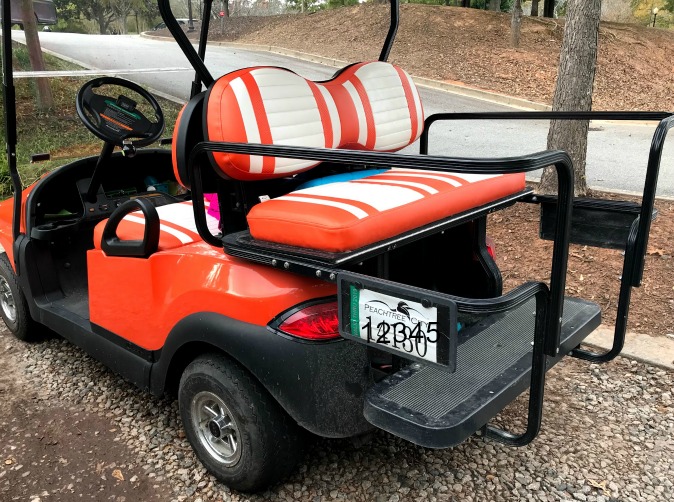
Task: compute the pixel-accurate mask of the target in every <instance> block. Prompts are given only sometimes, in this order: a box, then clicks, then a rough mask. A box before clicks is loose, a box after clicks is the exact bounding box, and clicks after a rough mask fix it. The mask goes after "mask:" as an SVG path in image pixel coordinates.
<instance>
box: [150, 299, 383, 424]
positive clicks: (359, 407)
mask: <svg viewBox="0 0 674 502" xmlns="http://www.w3.org/2000/svg"><path fill="white" fill-rule="evenodd" d="M209 350H219V351H222V352H224V353H225V354H227V355H228V356H229V357H231V358H232V359H234V360H235V361H237V362H238V363H239V364H241V365H242V366H243V367H244V368H246V369H247V370H248V371H249V372H250V373H251V374H252V375H253V376H254V377H255V378H256V379H257V380H258V381H259V382H260V383H261V384H262V385H263V386H264V388H265V389H267V391H268V392H269V393H270V394H271V395H272V396H273V397H274V398H275V399H276V401H278V403H279V404H280V405H281V407H283V409H285V411H286V412H287V413H288V414H289V415H290V416H291V417H292V418H293V419H294V420H295V421H296V422H297V423H298V424H300V425H301V426H302V427H304V428H305V429H307V430H309V431H310V432H312V433H314V434H317V435H320V436H324V437H348V436H353V435H356V434H360V433H362V432H365V431H367V430H370V429H372V426H371V425H370V424H369V423H368V422H367V421H366V420H365V418H364V417H363V401H364V395H365V391H366V390H367V388H368V387H369V386H370V385H371V384H372V377H371V374H370V365H369V361H368V357H367V349H366V348H365V347H363V346H361V345H360V344H356V343H351V342H348V341H347V340H343V339H338V340H332V341H320V342H313V341H312V342H310V341H304V340H300V339H298V338H295V337H291V336H289V335H285V334H283V333H281V332H279V331H276V330H274V329H272V328H270V327H268V326H257V325H253V324H249V323H245V322H242V321H238V320H236V319H232V318H229V317H226V316H223V315H221V314H217V313H214V312H200V313H195V314H191V315H189V316H187V317H186V318H184V319H182V320H181V321H180V322H179V323H178V324H176V326H175V327H174V328H173V329H172V330H171V332H170V333H169V335H168V337H167V339H166V343H165V344H164V347H163V348H162V349H161V352H160V353H158V354H157V357H156V358H155V360H156V363H155V364H153V366H152V370H151V376H150V389H151V392H152V393H153V394H155V395H162V394H164V393H165V392H167V391H170V390H172V389H175V387H176V384H177V382H178V381H179V379H180V375H181V374H182V371H183V370H184V368H185V367H186V366H187V364H188V363H189V361H190V360H192V359H193V358H194V357H196V356H197V355H199V354H201V353H204V352H208V351H209Z"/></svg>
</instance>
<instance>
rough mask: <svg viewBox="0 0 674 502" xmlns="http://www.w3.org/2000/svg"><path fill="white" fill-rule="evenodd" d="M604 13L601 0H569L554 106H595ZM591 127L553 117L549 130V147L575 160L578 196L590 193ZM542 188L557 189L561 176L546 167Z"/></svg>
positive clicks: (579, 108) (565, 108) (546, 190)
mask: <svg viewBox="0 0 674 502" xmlns="http://www.w3.org/2000/svg"><path fill="white" fill-rule="evenodd" d="M600 15H601V0H569V3H568V10H567V13H566V26H565V27H564V41H563V42H562V50H561V53H560V56H559V72H558V74H557V85H556V87H555V97H554V99H553V101H552V109H553V110H555V111H590V110H591V109H592V88H593V85H594V75H595V70H596V68H597V46H598V43H599V18H600ZM589 127H590V123H589V121H587V120H577V121H576V120H574V121H567V120H553V121H551V122H550V131H549V132H548V149H551V150H566V151H567V152H568V153H569V155H570V156H571V159H572V160H573V166H574V167H573V170H574V176H575V182H574V193H575V195H576V196H583V195H586V194H587V180H586V179H585V158H586V156H587V133H588V130H589ZM539 190H540V191H541V192H542V193H556V192H557V175H556V173H555V171H554V169H552V168H547V169H546V170H545V172H544V173H543V177H542V178H541V185H540V187H539Z"/></svg>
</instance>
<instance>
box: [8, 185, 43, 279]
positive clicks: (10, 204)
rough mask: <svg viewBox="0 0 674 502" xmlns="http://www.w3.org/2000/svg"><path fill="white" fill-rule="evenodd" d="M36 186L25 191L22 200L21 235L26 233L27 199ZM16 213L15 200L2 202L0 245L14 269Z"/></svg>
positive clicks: (10, 199)
mask: <svg viewBox="0 0 674 502" xmlns="http://www.w3.org/2000/svg"><path fill="white" fill-rule="evenodd" d="M34 186H35V184H33V185H31V186H29V187H28V188H26V189H25V190H24V191H23V197H22V199H21V226H20V231H21V233H26V199H28V194H30V192H32V190H33V187H34ZM13 213H14V199H13V198H11V197H10V198H9V199H5V200H3V201H2V202H0V245H1V246H2V247H3V248H4V249H5V253H7V257H8V258H9V262H10V263H11V264H12V267H14V246H13V244H14V239H13V237H12V216H13Z"/></svg>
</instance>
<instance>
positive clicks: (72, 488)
mask: <svg viewBox="0 0 674 502" xmlns="http://www.w3.org/2000/svg"><path fill="white" fill-rule="evenodd" d="M0 325H1V326H0V334H2V335H3V336H0V368H2V371H0V402H2V406H0V500H2V501H3V502H5V501H6V502H9V501H10V500H20V501H31V502H39V501H47V500H58V501H63V502H68V501H73V500H112V501H116V502H124V501H127V502H132V501H140V500H143V501H150V500H168V499H169V492H168V491H167V490H166V489H165V488H164V487H163V486H161V485H153V484H152V483H151V480H150V479H148V477H147V476H145V475H144V472H143V471H142V469H141V468H140V466H139V465H137V464H136V463H135V462H134V461H133V460H132V459H135V455H134V454H133V453H132V452H131V450H130V449H129V448H128V447H127V446H126V445H124V444H123V443H122V442H119V438H118V437H117V436H118V429H117V428H116V427H115V426H114V424H113V423H112V422H111V421H110V420H108V419H106V418H103V417H101V416H100V415H97V414H95V413H90V412H89V411H88V410H85V409H84V408H78V407H76V406H73V405H72V404H68V403H66V402H54V401H53V400H52V399H51V398H50V397H49V390H50V389H38V388H37V387H36V386H35V385H29V384H27V383H26V375H27V374H31V373H34V368H33V367H31V364H30V362H27V363H26V362H25V360H23V359H22V356H23V355H24V353H25V348H24V346H23V345H22V344H21V343H20V342H19V341H18V340H16V339H15V338H13V337H11V336H10V335H9V333H8V332H7V329H6V328H5V325H4V323H1V322H0ZM37 378H38V379H39V377H37Z"/></svg>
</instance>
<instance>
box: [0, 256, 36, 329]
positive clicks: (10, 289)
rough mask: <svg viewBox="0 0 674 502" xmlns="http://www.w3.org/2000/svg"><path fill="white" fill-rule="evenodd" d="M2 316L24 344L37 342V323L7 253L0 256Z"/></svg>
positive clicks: (0, 304)
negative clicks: (31, 315)
mask: <svg viewBox="0 0 674 502" xmlns="http://www.w3.org/2000/svg"><path fill="white" fill-rule="evenodd" d="M12 307H13V308H12ZM12 313H13V315H12ZM0 316H2V320H3V321H5V324H6V325H7V328H8V329H9V331H11V332H12V333H13V334H14V336H15V337H17V338H18V339H19V340H23V341H24V342H30V341H32V340H35V338H36V335H37V330H36V329H35V328H36V323H35V321H33V319H32V318H31V317H30V312H29V311H28V305H27V304H26V298H25V297H24V296H23V293H22V292H21V288H20V287H19V282H18V281H17V280H16V274H15V273H14V269H13V268H12V265H11V264H10V262H9V258H8V257H7V254H6V253H2V254H0Z"/></svg>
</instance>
